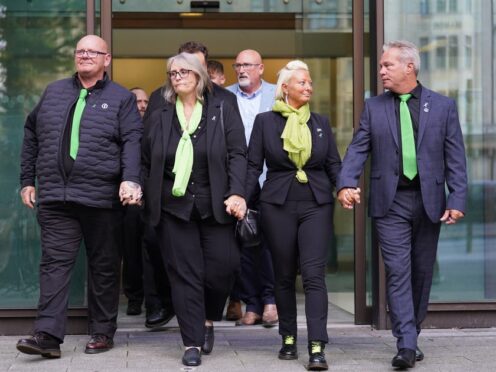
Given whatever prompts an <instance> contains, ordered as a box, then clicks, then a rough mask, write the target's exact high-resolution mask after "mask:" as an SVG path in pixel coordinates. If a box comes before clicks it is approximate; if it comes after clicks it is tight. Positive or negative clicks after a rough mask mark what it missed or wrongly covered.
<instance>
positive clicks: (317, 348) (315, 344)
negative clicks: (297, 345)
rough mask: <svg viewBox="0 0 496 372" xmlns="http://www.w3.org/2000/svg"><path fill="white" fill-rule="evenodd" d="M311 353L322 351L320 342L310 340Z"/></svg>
mask: <svg viewBox="0 0 496 372" xmlns="http://www.w3.org/2000/svg"><path fill="white" fill-rule="evenodd" d="M311 350H312V354H317V353H321V352H322V347H321V346H320V342H318V341H312V344H311Z"/></svg>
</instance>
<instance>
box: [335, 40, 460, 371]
mask: <svg viewBox="0 0 496 372" xmlns="http://www.w3.org/2000/svg"><path fill="white" fill-rule="evenodd" d="M383 51H384V53H383V55H382V58H381V61H380V71H379V73H380V77H381V79H382V81H383V84H384V88H385V89H387V90H388V91H387V92H385V93H383V94H381V95H379V96H377V97H373V98H370V99H369V100H367V101H366V102H365V108H364V110H363V113H362V116H361V118H360V128H359V129H358V131H357V132H356V133H355V136H354V137H353V140H352V142H351V144H350V146H349V147H348V151H347V154H346V156H345V158H344V160H343V167H342V170H341V173H340V176H339V181H338V187H337V190H339V192H338V200H339V201H340V203H341V205H342V206H343V207H345V208H349V209H350V208H353V204H354V203H356V202H359V201H360V198H359V189H356V187H357V185H358V179H359V177H360V174H361V173H362V170H363V166H364V164H365V161H366V160H367V157H368V156H369V154H370V156H371V168H370V198H369V213H370V216H371V217H372V218H373V222H374V224H375V228H376V231H377V236H378V239H379V244H380V247H381V252H382V257H383V259H384V264H385V267H386V276H387V294H388V301H389V311H390V315H391V322H392V328H393V335H394V336H395V337H396V338H397V348H398V353H397V354H396V355H395V357H394V358H393V360H392V365H393V367H399V368H411V367H413V366H414V365H415V361H416V360H417V361H420V360H422V359H423V353H422V352H421V351H420V349H419V348H418V347H417V337H418V334H419V333H420V330H421V324H422V321H423V320H424V318H425V316H426V313H427V305H428V303H429V293H430V288H431V283H432V272H433V267H434V263H435V260H436V251H437V244H438V239H439V232H440V228H441V223H442V222H445V223H446V224H454V223H456V221H457V220H458V219H460V218H462V217H463V216H464V213H465V202H466V196H467V174H466V161H465V149H464V144H463V135H462V132H461V128H460V122H459V120H458V113H457V108H456V104H455V102H454V101H453V100H452V99H450V98H448V97H444V96H442V95H440V94H437V93H435V92H433V91H431V90H429V89H427V88H426V87H424V86H422V85H421V84H420V83H419V82H418V81H417V75H418V72H419V69H420V57H419V51H418V49H417V47H416V46H415V45H413V44H412V43H410V42H407V41H394V42H390V43H388V44H386V45H384V48H383ZM445 184H446V185H447V186H448V190H449V195H448V198H447V200H446V194H445Z"/></svg>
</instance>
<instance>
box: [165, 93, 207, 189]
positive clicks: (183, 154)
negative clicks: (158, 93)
mask: <svg viewBox="0 0 496 372" xmlns="http://www.w3.org/2000/svg"><path fill="white" fill-rule="evenodd" d="M176 115H177V118H178V119H179V124H180V125H181V129H182V130H183V134H182V136H181V139H180V140H179V144H178V145H177V150H176V158H175V160H174V168H173V169H172V172H173V173H174V174H175V175H176V177H175V178H174V185H173V186H172V195H174V196H184V193H185V192H186V188H187V187H188V182H189V178H190V176H191V171H192V169H193V143H192V142H191V138H190V134H193V133H194V132H195V130H196V128H198V124H200V120H201V116H202V104H201V102H200V101H196V103H195V107H194V109H193V113H192V114H191V118H190V119H189V123H187V122H186V117H185V116H184V105H183V103H182V102H181V99H180V98H179V97H177V99H176Z"/></svg>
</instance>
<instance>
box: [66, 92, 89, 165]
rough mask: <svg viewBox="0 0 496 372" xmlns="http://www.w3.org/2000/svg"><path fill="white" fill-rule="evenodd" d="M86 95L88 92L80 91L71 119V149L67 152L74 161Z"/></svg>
mask: <svg viewBox="0 0 496 372" xmlns="http://www.w3.org/2000/svg"><path fill="white" fill-rule="evenodd" d="M87 95H88V90H87V89H81V92H79V99H78V101H77V103H76V109H75V110H74V116H73V117H72V130H71V148H70V150H69V155H70V156H71V158H73V159H74V160H76V156H77V152H78V148H79V124H80V123H81V116H83V110H84V106H86V100H85V98H86V96H87Z"/></svg>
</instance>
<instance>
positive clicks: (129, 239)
mask: <svg viewBox="0 0 496 372" xmlns="http://www.w3.org/2000/svg"><path fill="white" fill-rule="evenodd" d="M143 229H144V224H143V221H142V220H141V210H140V208H139V207H138V206H135V205H129V206H127V207H126V208H125V209H124V217H123V229H122V236H123V239H122V288H123V290H124V295H125V296H126V297H127V299H128V302H129V303H136V304H139V305H141V304H142V303H143V297H144V292H143V262H142V241H143Z"/></svg>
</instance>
